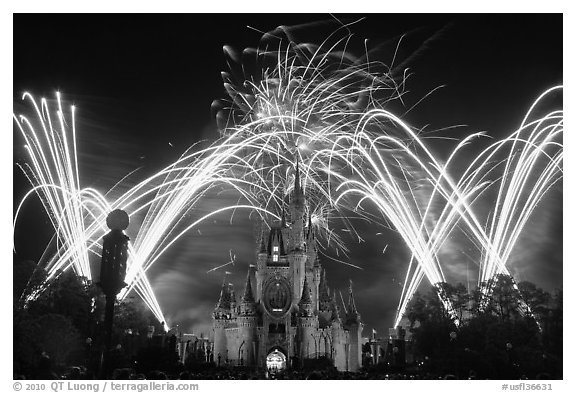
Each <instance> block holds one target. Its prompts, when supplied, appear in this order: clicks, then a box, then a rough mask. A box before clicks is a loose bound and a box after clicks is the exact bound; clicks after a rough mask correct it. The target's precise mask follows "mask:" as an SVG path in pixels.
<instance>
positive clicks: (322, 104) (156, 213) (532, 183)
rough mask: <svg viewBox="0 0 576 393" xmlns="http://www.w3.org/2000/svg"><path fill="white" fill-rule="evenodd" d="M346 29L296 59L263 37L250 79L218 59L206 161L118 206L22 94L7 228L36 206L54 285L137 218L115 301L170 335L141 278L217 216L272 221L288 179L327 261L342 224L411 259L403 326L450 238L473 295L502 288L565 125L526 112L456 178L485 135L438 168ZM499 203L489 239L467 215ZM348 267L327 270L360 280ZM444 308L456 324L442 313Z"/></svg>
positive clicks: (294, 52)
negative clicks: (383, 234)
mask: <svg viewBox="0 0 576 393" xmlns="http://www.w3.org/2000/svg"><path fill="white" fill-rule="evenodd" d="M347 27H348V26H342V27H341V28H340V29H337V30H336V31H335V32H334V33H333V34H332V35H330V36H329V37H328V38H327V39H326V40H325V41H324V42H323V43H322V44H321V45H312V44H299V43H296V42H294V41H293V40H291V39H290V31H289V29H287V28H282V29H280V28H279V29H277V30H276V31H274V32H271V33H270V34H267V35H265V37H264V38H263V41H262V45H261V46H260V47H259V48H258V49H253V50H246V51H244V54H243V56H244V57H245V58H251V59H253V60H254V61H255V63H256V64H257V67H256V70H257V71H256V72H254V73H250V72H249V70H250V68H249V67H244V64H243V63H242V61H243V60H245V59H242V58H240V57H239V56H236V55H235V54H234V53H233V51H232V50H231V49H230V48H228V47H226V48H225V55H226V56H227V59H228V60H229V64H230V72H225V73H223V74H222V77H223V80H224V87H225V89H226V91H227V92H228V94H229V101H228V102H224V103H220V102H218V103H215V104H214V108H215V109H216V110H217V115H216V117H217V120H218V122H219V125H220V127H221V131H222V135H221V138H220V139H218V140H217V141H216V142H214V143H213V144H211V145H210V146H208V147H207V148H202V149H200V148H199V147H198V146H192V147H190V148H189V149H188V150H187V151H186V152H185V153H184V154H183V155H182V156H181V157H180V158H179V159H178V160H176V161H175V162H174V163H173V164H171V165H169V166H167V167H165V168H163V169H162V170H160V171H158V172H157V173H156V174H154V175H152V176H150V177H148V178H146V179H144V180H142V181H140V182H139V183H138V184H136V185H135V186H134V187H132V188H130V189H129V190H128V191H126V192H125V193H124V194H122V195H120V196H118V197H117V198H115V199H114V200H113V201H108V200H107V199H106V198H105V197H104V196H103V195H102V194H100V193H99V192H98V191H96V190H93V189H89V188H81V186H80V174H79V170H78V160H77V153H76V129H75V123H74V108H72V112H71V116H70V119H69V123H70V124H68V123H67V122H66V119H65V116H64V114H63V111H62V105H61V101H60V96H59V95H58V96H57V106H58V110H57V118H56V120H54V121H53V119H52V117H51V115H50V109H49V105H48V103H47V101H46V100H42V102H41V104H40V105H37V104H36V102H35V101H34V99H33V98H32V97H31V96H30V95H29V94H25V95H24V99H25V100H30V101H31V103H32V105H33V107H34V108H35V111H36V117H37V121H38V123H39V124H38V125H39V126H38V125H37V126H34V125H33V122H32V121H30V120H29V119H28V118H26V117H24V116H14V120H15V122H16V124H17V126H18V129H19V130H20V132H21V133H22V135H23V137H24V139H25V141H26V149H27V151H28V153H29V157H30V158H29V160H30V163H28V164H25V165H23V166H21V167H22V169H23V171H24V172H25V173H26V175H27V177H28V179H29V180H30V182H31V183H32V184H33V189H32V190H31V191H30V192H29V193H28V194H27V195H26V197H25V198H24V200H23V201H22V202H21V204H20V206H19V207H18V209H17V212H16V216H15V219H14V221H15V224H16V221H17V218H18V212H19V211H20V208H21V207H22V204H23V203H24V201H25V200H26V199H27V197H28V196H30V195H33V194H34V193H35V194H37V195H38V196H39V197H40V200H41V201H42V203H43V204H44V207H45V209H46V211H47V212H48V213H49V217H50V219H51V221H52V225H53V227H54V229H55V231H56V235H55V241H54V242H55V248H56V252H55V253H54V254H53V255H51V256H50V260H49V261H48V262H47V263H46V269H47V271H48V274H49V279H51V278H53V277H54V276H55V275H56V274H57V272H58V271H59V270H60V269H62V270H66V269H67V268H69V267H73V269H74V270H75V271H76V272H77V273H78V274H79V275H82V276H85V277H87V278H88V279H91V277H92V276H91V272H90V265H89V255H90V253H93V254H96V255H98V254H99V252H100V247H101V246H100V244H99V242H100V240H101V237H102V236H103V235H104V234H105V233H106V231H107V229H106V226H105V217H106V214H107V213H108V212H110V211H111V210H113V209H123V210H125V211H127V212H128V213H129V215H130V216H134V215H137V214H142V215H144V219H143V222H142V224H141V225H140V227H139V228H138V229H137V235H136V236H135V238H134V239H133V241H132V242H131V245H130V249H129V254H130V256H129V261H128V271H127V276H126V281H127V282H128V283H129V286H128V287H127V288H126V289H125V290H124V291H123V292H122V293H121V294H120V298H124V297H126V296H127V294H128V293H129V292H130V291H132V290H135V291H136V292H137V293H138V294H139V295H140V296H141V297H142V299H144V301H145V302H146V304H147V305H148V307H150V309H151V310H152V311H153V312H154V313H155V315H156V316H157V317H158V319H159V320H161V321H163V320H164V317H163V315H162V312H161V309H160V306H159V304H158V302H157V300H156V298H155V296H154V293H153V291H152V288H151V286H150V283H149V282H148V280H147V278H146V272H147V271H148V270H149V269H150V268H151V267H152V266H153V265H154V264H155V263H157V262H158V261H159V260H160V259H161V257H162V256H163V255H165V253H166V251H167V250H169V249H170V248H171V247H172V246H173V245H174V244H175V243H176V242H177V241H178V240H179V239H181V238H182V237H183V236H185V234H187V233H188V232H189V231H190V230H192V229H194V228H197V226H198V225H199V224H200V223H201V222H203V221H204V220H206V219H207V218H209V217H212V216H214V215H216V214H219V213H222V212H226V211H229V212H233V211H235V210H238V209H247V210H251V211H253V212H255V214H258V215H259V216H262V217H275V218H279V216H280V214H281V212H282V211H283V210H284V209H285V208H286V204H287V202H286V196H287V195H289V194H290V192H291V190H292V189H293V188H294V179H295V177H296V173H298V174H299V175H300V176H301V177H302V180H303V181H302V183H303V186H304V189H305V193H306V197H307V199H308V203H309V211H308V215H309V222H310V223H311V224H312V225H314V226H315V227H316V228H317V229H318V233H319V236H318V238H319V240H320V242H319V245H320V246H321V247H322V249H323V250H324V253H325V254H328V252H326V250H328V249H335V250H336V253H337V255H338V257H339V254H338V253H339V252H343V254H344V255H345V254H346V253H347V248H346V244H345V243H344V240H343V239H342V238H341V237H340V236H338V235H337V234H336V232H335V230H334V227H335V225H334V222H333V220H335V219H340V220H342V223H343V224H344V225H345V226H346V228H347V230H348V231H350V233H352V234H354V235H355V236H356V237H357V238H358V239H359V240H361V236H360V234H358V233H357V231H356V230H355V228H354V225H353V224H352V220H351V216H354V217H356V218H360V219H362V220H368V221H371V222H374V223H376V224H377V225H382V226H384V227H387V228H391V229H393V230H395V231H397V232H398V234H399V235H400V236H401V237H402V239H403V241H404V243H405V245H406V246H407V247H408V249H409V250H410V253H411V254H412V257H411V259H410V260H409V261H408V264H407V265H408V266H407V273H406V274H407V275H406V279H405V280H404V285H403V289H402V294H401V296H400V301H399V307H398V313H397V319H396V321H395V324H396V325H397V324H398V323H399V321H400V318H401V317H402V315H403V313H404V310H405V308H406V306H407V304H408V302H409V300H410V299H411V297H412V295H413V294H414V292H415V291H416V290H417V288H418V286H419V285H420V283H421V281H422V280H423V278H424V277H426V278H427V279H428V281H429V282H430V283H431V284H438V283H440V282H444V281H446V276H445V274H444V271H443V264H442V261H441V260H440V259H439V257H438V254H439V252H440V250H441V249H442V247H443V245H444V244H445V242H446V239H447V238H448V237H449V236H450V235H451V234H452V233H453V232H454V231H456V230H458V231H463V232H464V233H465V234H466V236H468V238H469V239H470V240H471V241H472V242H473V243H474V244H475V245H476V247H477V248H478V249H479V250H480V253H481V258H480V262H479V266H480V274H479V281H487V280H488V279H490V278H491V277H493V276H494V275H495V274H498V273H501V272H506V261H508V259H509V257H510V253H511V251H512V249H513V247H514V245H515V243H516V241H517V239H518V237H519V235H520V233H521V231H522V229H523V227H524V226H525V224H526V222H527V220H528V219H529V217H530V215H531V213H532V212H533V211H534V209H535V207H536V205H537V204H538V202H539V201H540V200H541V199H542V197H543V195H544V194H545V193H546V191H547V190H549V189H550V188H551V187H553V186H554V184H555V183H556V182H558V181H559V180H560V179H561V175H562V168H561V165H562V158H563V152H562V144H561V135H562V128H563V115H562V112H561V111H555V112H551V113H549V114H548V115H546V116H544V117H540V118H537V119H534V118H533V115H532V112H533V111H532V108H531V110H530V111H529V113H528V114H527V116H526V118H525V119H524V121H523V122H522V124H521V126H520V128H519V129H518V130H517V131H516V132H514V133H512V135H511V136H510V137H508V138H506V139H504V140H502V141H497V142H495V143H494V144H492V145H491V146H490V147H488V148H487V149H485V150H484V151H482V152H481V153H480V154H479V155H478V157H477V158H476V159H474V160H473V161H472V162H471V163H470V164H469V166H468V167H467V169H466V170H465V171H464V172H463V174H462V175H460V176H457V177H456V176H455V175H454V174H453V173H451V171H452V167H451V165H452V164H453V161H454V160H455V159H456V157H458V156H459V153H460V151H461V150H462V149H464V148H465V147H466V146H467V145H469V144H470V143H471V142H472V141H473V140H474V139H475V138H476V137H478V136H479V135H480V134H474V135H470V136H468V137H467V138H465V139H464V140H462V141H461V142H460V143H458V144H457V146H456V147H455V148H454V150H453V152H452V153H451V154H450V156H449V158H448V159H447V160H446V162H441V161H440V160H439V159H437V158H436V157H435V156H434V154H433V153H432V151H431V150H430V149H429V148H428V146H427V145H426V141H425V138H423V137H422V136H421V135H420V133H419V132H417V131H415V130H413V129H412V127H410V125H408V124H407V123H406V122H405V121H403V120H402V119H401V118H400V117H399V116H397V115H396V114H394V113H392V112H391V111H389V110H388V109H387V104H389V103H390V102H391V101H394V100H401V99H402V96H403V94H405V90H404V88H405V83H406V78H407V75H406V73H404V72H400V73H398V74H397V73H395V72H394V71H393V70H394V67H393V64H390V65H385V64H383V63H379V62H374V61H369V60H368V58H369V56H368V53H365V54H364V55H363V56H360V57H355V56H352V55H351V54H350V52H349V51H348V45H349V44H350V41H351V39H352V38H351V35H350V34H349V33H348V32H347ZM393 62H394V59H393V60H392V63H393ZM557 89H560V88H554V89H551V91H553V90H557ZM547 93H549V92H547ZM547 93H545V94H544V95H543V97H545V96H546V94H547ZM543 97H541V98H539V99H538V100H537V101H536V103H535V104H534V107H536V106H537V104H538V102H540V101H541V100H542V99H543ZM68 129H71V132H72V138H71V140H69V136H68ZM506 149H508V150H506ZM503 152H506V156H505V157H502V156H501V154H502V153H503ZM297 171H298V172H297ZM497 173H498V174H497ZM496 174H497V175H496ZM456 179H457V180H456ZM492 189H497V190H498V192H497V196H496V199H495V201H494V205H493V206H494V209H492V210H491V212H490V219H489V220H488V221H487V222H488V224H486V225H483V224H482V222H483V221H484V220H481V219H480V218H479V217H478V216H477V214H476V213H475V211H474V208H475V202H477V200H478V199H479V198H480V197H481V196H482V197H483V198H484V197H485V195H486V192H487V190H492ZM220 192H229V193H234V195H235V197H236V198H237V202H236V203H233V204H230V205H229V206H224V207H220V208H219V209H217V210H215V211H212V212H209V213H208V214H204V215H202V214H198V213H197V210H198V209H197V207H198V206H199V203H200V202H201V200H202V198H204V197H206V196H207V195H209V194H210V193H220ZM368 205H370V206H371V207H369V206H368ZM343 259H344V258H336V260H337V261H339V262H342V263H345V264H348V265H352V266H355V265H354V264H351V263H349V262H346V261H344V260H343ZM443 301H444V306H445V307H446V309H447V310H448V311H449V312H452V307H451V304H450V301H449V299H443ZM454 315H455V314H454Z"/></svg>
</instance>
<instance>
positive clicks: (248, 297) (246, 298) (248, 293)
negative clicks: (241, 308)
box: [242, 269, 254, 303]
mask: <svg viewBox="0 0 576 393" xmlns="http://www.w3.org/2000/svg"><path fill="white" fill-rule="evenodd" d="M253 302H254V295H253V294H252V282H251V281H250V269H248V274H247V275H246V285H245V286H244V295H242V303H253Z"/></svg>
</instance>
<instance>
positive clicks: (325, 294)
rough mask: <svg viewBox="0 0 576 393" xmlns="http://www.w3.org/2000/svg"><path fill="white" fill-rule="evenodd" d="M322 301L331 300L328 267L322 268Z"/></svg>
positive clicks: (320, 297)
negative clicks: (327, 276)
mask: <svg viewBox="0 0 576 393" xmlns="http://www.w3.org/2000/svg"><path fill="white" fill-rule="evenodd" d="M319 300H320V303H328V302H330V300H331V298H330V292H329V290H328V280H327V279H326V269H322V275H321V276H320V296H319Z"/></svg>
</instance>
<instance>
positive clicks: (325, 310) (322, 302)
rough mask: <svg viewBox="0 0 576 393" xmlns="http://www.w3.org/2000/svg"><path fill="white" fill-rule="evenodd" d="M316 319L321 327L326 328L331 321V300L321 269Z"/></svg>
mask: <svg viewBox="0 0 576 393" xmlns="http://www.w3.org/2000/svg"><path fill="white" fill-rule="evenodd" d="M318 291H319V293H318V319H319V320H320V324H321V325H322V326H327V325H329V324H330V321H331V320H332V298H331V297H330V292H329V289H328V280H327V279H326V269H322V276H321V278H320V286H319V288H318Z"/></svg>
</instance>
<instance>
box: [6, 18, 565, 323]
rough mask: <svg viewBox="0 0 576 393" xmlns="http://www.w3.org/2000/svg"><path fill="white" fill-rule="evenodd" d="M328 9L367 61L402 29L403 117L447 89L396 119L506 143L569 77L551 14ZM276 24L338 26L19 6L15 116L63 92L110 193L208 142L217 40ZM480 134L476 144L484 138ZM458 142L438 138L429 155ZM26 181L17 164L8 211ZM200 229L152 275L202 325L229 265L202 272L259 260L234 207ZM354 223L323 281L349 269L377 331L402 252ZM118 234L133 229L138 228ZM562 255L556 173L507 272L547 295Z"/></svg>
mask: <svg viewBox="0 0 576 393" xmlns="http://www.w3.org/2000/svg"><path fill="white" fill-rule="evenodd" d="M337 17H338V19H340V20H343V21H352V20H356V19H359V18H360V17H365V20H363V21H362V22H360V23H358V24H356V25H355V26H354V27H352V29H351V30H352V32H353V33H354V34H355V37H354V40H356V41H355V42H360V43H363V40H364V39H365V38H366V39H368V41H367V45H368V47H370V48H374V47H376V46H381V48H380V50H378V51H377V52H376V53H378V55H379V56H381V57H380V58H378V59H373V60H379V61H383V62H385V63H389V62H390V61H391V59H392V57H393V53H394V50H395V47H396V43H397V41H398V38H399V36H401V35H402V34H405V33H406V34H407V35H406V38H405V39H404V40H403V43H402V45H401V46H400V50H399V53H398V56H397V60H396V61H397V63H402V62H404V63H402V66H403V67H407V68H410V70H411V71H412V72H413V75H412V76H411V78H410V79H409V80H408V88H409V90H410V93H409V94H408V95H407V96H405V105H406V106H405V107H400V106H399V105H397V107H394V108H392V109H393V110H394V111H395V113H399V114H402V113H403V112H405V111H406V110H407V108H409V107H411V106H412V105H413V104H415V103H416V102H418V101H419V100H420V99H421V98H422V97H423V96H424V95H426V94H427V93H428V92H430V91H431V90H433V89H435V88H436V87H438V86H441V85H442V86H444V87H442V88H441V89H439V90H437V91H435V92H434V93H433V94H432V95H431V96H430V97H428V98H426V99H425V100H424V101H422V102H421V103H420V104H419V105H418V106H417V107H416V108H415V109H413V110H411V111H410V112H409V113H407V114H406V115H405V117H404V120H405V121H407V122H408V123H410V124H411V125H412V126H414V127H418V128H421V127H425V126H426V129H428V130H434V129H441V128H444V127H449V126H454V125H464V127H458V128H455V129H454V130H453V131H449V132H448V131H447V132H446V133H445V135H449V136H451V137H454V138H463V137H464V136H466V135H468V134H470V133H473V132H477V131H486V132H487V134H488V135H490V136H492V137H494V138H501V137H503V136H506V135H507V134H509V133H511V132H512V131H513V130H514V129H515V127H516V126H517V125H519V123H520V121H521V120H522V118H523V115H524V114H525V112H526V111H527V110H528V108H529V107H530V104H531V103H532V102H533V100H534V99H535V98H537V97H538V95H539V94H540V93H542V92H543V91H544V90H546V89H547V88H549V87H551V86H553V85H557V84H562V81H563V74H562V39H563V38H562V16H561V15H552V14H547V15H538V14H532V15H522V14H507V15H481V14H477V15H442V14H435V15H420V14H367V15H337ZM278 25H286V26H298V25H304V27H302V28H299V29H297V32H298V34H297V38H298V40H299V41H301V42H313V43H320V42H321V41H322V39H323V38H325V37H326V35H327V34H329V33H330V32H331V31H332V30H333V29H334V28H335V27H336V26H337V25H336V24H334V19H333V18H332V17H331V16H330V15H328V14H272V15H268V14H205V15H197V14H190V15H183V14H182V15H171V14H163V15H107V14H92V15H15V16H14V92H13V96H14V103H15V104H14V111H15V112H19V111H20V110H22V106H21V105H20V98H21V94H22V92H23V91H30V92H33V93H34V94H35V95H36V96H37V97H38V96H45V97H47V98H52V97H54V92H55V91H56V90H59V91H60V92H61V94H62V97H63V99H64V101H65V102H66V103H67V104H71V103H74V104H75V105H76V106H77V117H76V123H77V131H78V139H79V144H78V154H79V161H80V172H81V173H80V175H81V184H82V186H84V187H88V186H90V187H95V188H96V189H98V190H99V191H100V192H102V193H104V192H106V191H107V190H109V189H110V188H111V187H112V186H113V185H114V184H115V183H116V182H117V181H119V180H120V179H121V178H122V177H124V175H126V174H127V173H129V172H130V171H132V170H134V169H137V168H139V170H138V171H137V172H136V173H135V175H134V176H133V177H132V178H131V179H130V180H129V181H128V183H127V185H130V184H129V183H130V181H133V182H134V183H135V182H136V181H138V180H141V179H143V178H144V177H145V176H147V175H150V174H153V173H155V172H156V171H158V170H160V169H161V168H163V167H164V166H166V165H168V164H170V163H171V162H173V161H174V160H176V159H177V158H178V157H179V156H180V154H182V153H183V152H184V151H185V150H186V149H187V148H188V147H189V146H190V145H191V144H193V143H195V142H197V141H200V140H214V139H215V138H216V137H217V136H218V133H217V129H216V124H215V119H214V114H213V113H212V112H211V103H212V101H213V100H215V99H220V98H226V94H225V90H224V88H223V85H222V80H221V77H220V72H221V71H224V70H227V65H226V63H225V59H224V56H223V53H222V47H223V45H230V46H232V47H234V48H236V49H238V50H242V49H244V48H246V47H256V46H257V45H258V43H259V40H260V38H261V35H262V34H261V33H259V32H258V31H256V30H259V31H263V32H266V31H270V30H273V29H274V28H276V27H277V26H278ZM248 26H251V27H252V28H249V27H248ZM352 48H353V47H352ZM359 54H361V53H359ZM482 143H484V145H483V144H482ZM486 143H489V141H488V140H486V141H484V142H479V145H478V148H480V147H485V146H486ZM22 146H23V141H22V139H21V137H20V135H19V134H16V132H15V133H14V151H13V153H14V162H21V161H22V160H23V159H24V158H25V157H24V154H23V148H22ZM453 146H454V144H453V143H450V142H446V141H442V142H440V141H436V142H432V147H433V148H434V149H435V152H436V153H437V154H438V156H439V157H445V155H446V154H447V152H448V151H449V149H450V148H452V147H453ZM29 188H30V185H29V184H28V183H27V181H26V179H25V178H24V176H23V175H22V174H21V173H20V172H19V170H18V168H17V167H16V165H14V210H15V209H16V205H17V203H18V201H19V200H20V199H21V198H22V196H23V195H24V193H25V192H26V191H27V190H28V189H29ZM487 199H489V197H488V196H487ZM227 202H230V201H229V200H224V198H215V197H214V198H207V200H206V201H204V202H203V203H202V205H201V207H200V209H203V211H204V212H208V211H210V210H212V209H214V208H216V207H218V206H222V205H224V204H226V203H227ZM486 202H487V203H488V202H489V201H488V200H487V201H486ZM40 209H41V204H40V203H39V202H38V201H35V200H30V201H29V202H27V204H26V205H25V210H24V212H23V215H22V218H21V220H20V221H19V222H18V223H17V227H16V230H15V244H16V253H15V255H14V258H15V260H17V261H18V260H24V259H31V260H38V259H39V258H40V256H41V254H42V252H43V250H44V248H45V246H46V244H47V243H48V241H49V239H50V237H51V235H52V233H53V230H52V228H51V226H50V224H49V221H48V219H47V218H45V216H43V215H41V214H39V212H40ZM199 213H201V212H199ZM199 229H200V230H199V231H196V232H193V233H190V234H188V235H187V236H186V237H184V238H183V239H181V240H180V241H179V242H178V243H177V244H175V246H174V247H173V249H172V250H171V251H170V252H169V253H168V254H166V255H165V257H164V258H163V259H162V260H160V261H158V262H157V264H156V265H154V267H153V268H152V269H151V271H150V273H149V279H150V281H151V283H152V287H153V288H154V290H155V293H156V295H157V297H158V300H159V303H160V306H161V307H162V309H163V311H164V313H165V316H166V318H167V320H168V322H169V324H176V323H178V324H180V325H181V326H183V327H184V328H185V329H186V330H188V331H192V330H193V331H194V332H199V331H204V332H207V331H208V326H209V324H210V313H211V311H212V309H213V307H214V304H215V302H216V301H217V297H218V294H219V287H220V284H221V282H222V275H223V271H222V270H219V271H217V272H214V273H210V274H207V273H206V272H207V271H208V270H210V269H212V268H214V267H216V266H218V265H221V264H223V263H226V262H227V261H228V259H229V252H230V250H233V253H234V254H235V255H236V263H235V266H233V267H232V266H228V267H226V270H229V271H231V272H232V273H233V274H232V275H231V276H230V277H231V278H230V279H231V280H232V281H233V282H234V283H235V285H236V288H237V289H236V290H237V293H238V292H240V291H241V288H242V286H243V281H244V278H245V272H246V269H247V268H248V265H249V264H250V263H253V262H254V258H253V257H254V248H253V244H254V237H253V231H252V226H251V223H250V221H249V220H248V218H247V217H246V216H243V215H242V214H239V215H238V216H237V217H235V218H234V220H233V222H232V223H230V221H229V216H225V215H222V217H217V218H216V220H213V221H211V222H208V223H205V224H203V225H202V226H201V227H200V228H199ZM360 230H361V231H362V235H363V237H364V239H365V240H366V243H362V244H358V243H357V240H356V239H354V238H352V237H349V238H346V237H344V238H345V239H346V240H348V242H349V248H350V250H351V254H350V261H351V262H353V263H356V264H358V265H360V266H361V267H362V268H363V270H357V269H354V268H350V267H346V266H344V265H341V264H337V263H335V262H332V261H330V260H328V259H325V260H323V261H322V263H323V265H324V266H325V267H326V268H327V271H328V281H329V283H330V285H331V286H333V287H334V288H337V289H339V290H342V291H343V293H344V290H345V288H346V286H347V282H348V278H351V279H353V281H354V282H355V283H356V284H355V287H356V302H357V305H358V308H359V311H360V313H361V314H362V317H363V319H364V322H365V323H367V324H368V325H369V327H373V328H375V329H376V330H378V331H385V329H387V328H388V327H390V326H391V325H392V323H393V317H394V313H395V309H396V307H397V304H398V300H399V296H400V291H401V282H402V280H403V278H404V275H405V269H406V267H407V263H408V261H409V257H410V255H409V253H408V251H407V249H406V247H405V246H404V245H403V244H402V243H401V240H400V239H399V237H398V236H397V235H395V234H394V233H392V232H390V231H389V232H384V234H383V235H376V232H382V231H381V230H380V229H376V230H374V229H373V228H372V227H368V226H366V227H361V228H360ZM127 232H128V235H131V233H132V236H134V235H133V234H134V233H136V229H135V228H129V229H128V231H127ZM386 244H388V249H387V251H386V253H385V254H382V249H383V248H384V247H385V246H386ZM441 257H442V258H443V261H445V263H446V266H447V271H448V275H449V277H450V279H451V281H452V282H466V281H468V283H469V284H470V285H473V284H474V283H475V281H476V277H477V266H476V265H475V263H474V261H473V260H472V261H471V260H469V259H465V258H463V257H462V253H461V250H458V244H454V242H452V244H451V245H450V249H447V250H444V251H443V255H442V256H441ZM562 258H563V257H562V184H561V183H560V184H559V185H558V186H557V187H556V189H555V190H553V191H552V192H550V193H549V195H548V196H547V197H546V198H545V199H544V200H543V201H542V203H541V204H540V205H539V207H538V210H537V211H536V213H535V214H534V217H533V219H532V220H531V221H530V222H529V224H528V226H527V228H526V231H525V233H524V234H523V236H522V237H521V238H520V240H519V241H518V243H517V247H516V249H515V250H514V253H513V255H512V258H511V260H510V262H509V268H510V269H511V271H512V273H513V274H514V275H515V277H516V278H517V280H518V281H522V280H530V281H533V282H535V283H536V284H537V285H539V286H541V287H543V288H544V289H546V290H549V291H553V290H554V289H555V288H562V261H563V259H562ZM422 290H426V287H425V286H424V287H423V288H422ZM368 331H369V330H368Z"/></svg>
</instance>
